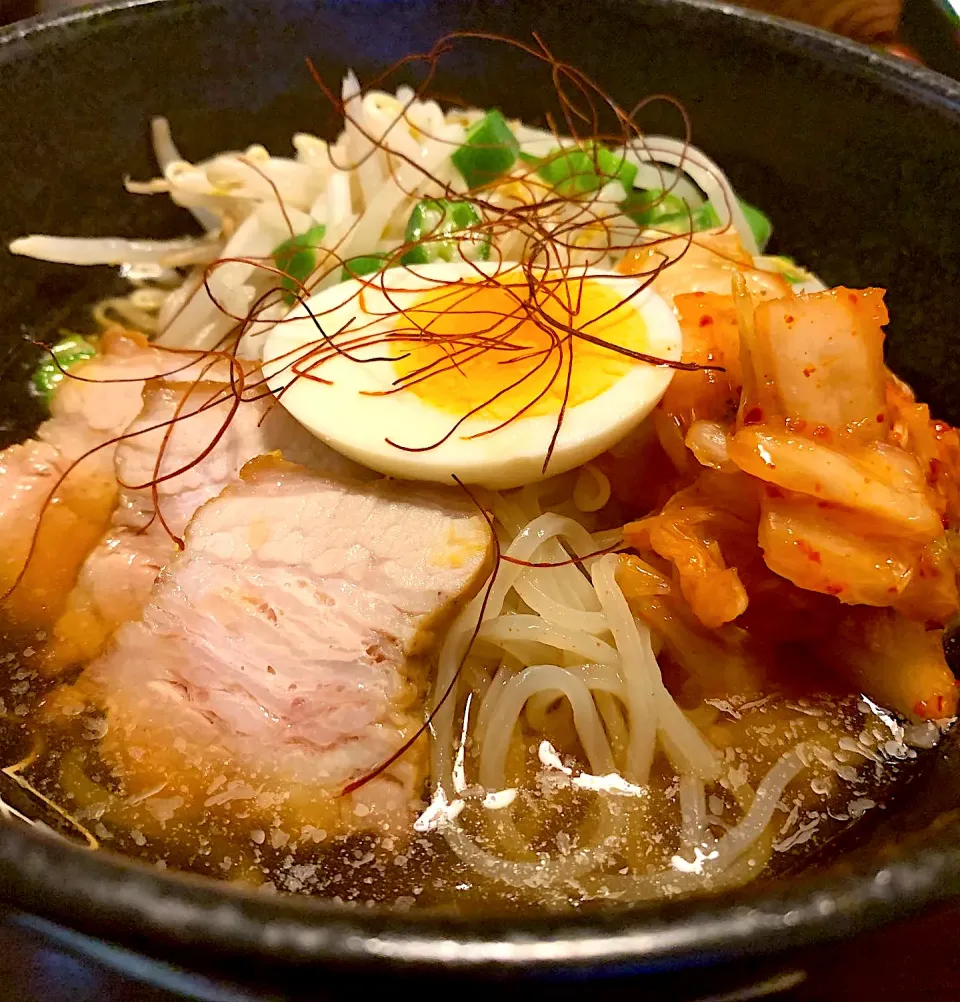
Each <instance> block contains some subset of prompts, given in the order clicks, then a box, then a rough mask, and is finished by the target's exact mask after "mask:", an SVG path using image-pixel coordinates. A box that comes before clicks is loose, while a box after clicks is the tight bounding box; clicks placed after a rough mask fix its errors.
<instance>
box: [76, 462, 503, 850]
mask: <svg viewBox="0 0 960 1002" xmlns="http://www.w3.org/2000/svg"><path fill="white" fill-rule="evenodd" d="M185 544H186V545H185V549H184V550H183V552H182V553H181V554H179V555H178V556H177V557H176V559H174V560H173V561H172V562H171V563H170V564H169V565H168V566H167V568H166V569H165V570H164V571H163V573H162V574H161V575H160V578H159V579H158V581H157V584H156V587H155V588H154V591H153V593H152V595H151V597H150V601H149V603H148V604H147V606H146V608H145V609H144V612H143V616H142V617H141V618H140V619H139V620H138V621H136V622H131V623H126V624H124V625H122V626H121V627H120V628H119V629H118V630H117V632H116V633H115V634H114V637H113V638H112V640H111V641H110V644H109V645H108V648H107V650H106V652H105V653H104V655H103V656H102V657H100V658H99V659H97V660H96V661H94V662H93V663H92V664H91V665H90V666H89V667H88V669H87V670H86V672H85V675H84V677H83V678H82V679H81V683H80V684H81V685H82V686H83V687H84V688H85V689H86V690H87V691H88V694H89V692H90V690H91V689H92V692H93V696H94V699H95V700H96V701H98V702H99V703H100V705H102V706H103V707H104V708H105V710H106V715H107V726H106V735H105V737H104V739H103V744H102V748H101V751H102V754H103V755H104V757H105V758H106V759H107V760H108V761H109V762H111V763H112V764H113V765H114V767H115V768H116V769H117V771H118V773H119V775H121V776H122V777H124V780H125V782H126V783H127V784H128V785H129V786H130V788H131V789H134V788H146V787H149V786H151V784H155V783H156V781H157V779H158V778H160V777H175V780H176V785H177V788H178V789H181V790H182V789H184V788H189V789H191V790H192V791H193V792H194V794H195V797H194V801H193V802H194V803H197V802H198V799H197V798H199V800H200V801H202V799H203V792H204V791H206V790H208V789H209V788H210V783H211V782H212V781H216V782H217V783H221V784H222V783H223V782H224V781H225V780H229V781H230V782H233V783H234V784H236V783H242V784H244V786H245V789H247V790H248V791H250V795H251V796H254V795H255V796H256V798H257V801H256V802H257V803H259V804H267V805H269V809H270V811H276V810H281V808H280V807H278V806H277V804H278V798H279V799H280V800H282V801H283V803H284V804H285V805H287V807H288V808H294V807H295V811H296V816H301V815H302V817H301V823H303V822H304V821H306V822H309V823H310V824H313V825H316V826H319V827H321V828H323V829H324V830H326V831H354V830H365V829H370V828H382V827H384V826H390V825H395V824H397V823H398V822H401V821H402V822H403V823H406V821H408V820H409V817H410V812H411V810H413V809H414V808H415V807H416V806H417V805H418V803H419V798H420V792H421V788H422V783H423V779H424V767H425V764H424V750H423V742H415V743H414V745H413V746H412V747H411V748H410V750H409V751H408V752H407V753H406V754H404V755H403V756H402V757H400V758H399V759H398V760H397V761H396V762H394V763H392V764H391V765H390V766H389V768H387V769H386V770H385V771H383V772H382V773H381V774H379V775H378V776H377V777H376V778H375V779H372V780H371V781H370V782H368V783H366V784H365V785H363V786H361V787H360V788H359V789H357V790H356V791H355V792H353V793H351V794H350V795H349V796H341V793H342V791H343V789H344V787H345V786H346V785H348V784H350V783H351V782H352V781H355V780H357V779H358V778H361V777H364V776H366V775H367V774H368V773H370V772H371V771H374V770H376V769H377V767H378V766H379V765H380V764H381V763H383V762H384V761H386V760H387V759H389V758H390V756H391V755H392V754H393V753H394V752H395V751H396V750H397V749H398V748H400V747H401V746H402V745H403V744H404V742H405V741H407V740H408V739H410V738H411V737H413V736H415V735H416V734H417V731H418V729H419V728H420V727H421V725H422V724H423V719H424V700H425V696H426V692H427V690H428V685H429V678H428V676H429V674H430V667H431V664H432V661H433V657H434V654H435V652H436V649H437V647H438V645H439V643H440V640H441V638H442V635H443V632H444V630H445V627H446V626H447V624H448V623H449V622H450V620H451V618H452V616H453V615H454V614H455V612H456V611H457V609H458V608H459V607H460V606H461V605H462V603H463V602H464V601H466V600H467V599H469V598H470V597H471V596H472V595H473V594H475V593H476V592H477V591H478V589H479V588H480V587H481V583H482V582H483V580H484V579H485V577H486V574H487V571H488V570H489V561H490V551H491V535H490V531H489V528H488V526H487V523H486V521H485V519H484V517H483V515H482V513H480V512H478V511H477V509H476V508H475V507H474V506H473V504H472V502H471V501H470V500H469V499H468V498H465V497H464V496H463V495H461V494H460V493H459V492H458V491H456V490H455V489H454V488H441V487H424V486H421V485H415V484H407V483H397V482H395V481H390V480H385V479H384V480H378V481H374V482H366V483H364V482H361V481H358V480H352V479H347V478H336V477H330V476H324V475H320V474H315V473H312V472H310V471H309V470H307V469H305V468H303V467H299V466H295V465H292V464H288V463H285V462H282V461H280V460H278V459H276V458H273V457H266V458H263V459H260V460H256V461H254V462H253V463H251V464H249V465H248V467H247V468H246V469H245V470H244V472H243V476H242V481H241V483H239V484H238V485H236V486H232V487H228V488H227V489H226V490H224V491H223V492H222V493H221V494H220V495H219V496H218V497H217V498H216V499H215V500H213V501H210V502H208V503H207V504H206V505H204V506H203V507H202V508H201V509H200V510H199V511H198V512H197V514H196V515H195V516H194V518H193V520H192V521H191V523H190V525H189V526H188V528H187V530H186V534H185ZM247 809H248V810H249V809H250V808H249V804H248V807H247ZM265 809H266V808H265Z"/></svg>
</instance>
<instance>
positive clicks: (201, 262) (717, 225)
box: [0, 42, 960, 912]
mask: <svg viewBox="0 0 960 1002" xmlns="http://www.w3.org/2000/svg"><path fill="white" fill-rule="evenodd" d="M504 44H515V45H518V46H519V47H520V48H525V50H526V51H527V52H528V54H532V55H534V56H535V57H536V58H538V59H540V60H541V61H542V62H543V63H544V66H545V68H546V69H547V70H548V71H552V73H553V79H554V80H555V81H559V82H560V83H559V84H558V86H561V87H562V88H566V91H565V92H564V93H561V95H560V96H561V99H562V101H561V103H562V104H564V107H567V108H568V109H569V108H570V107H572V106H573V105H572V103H571V102H572V101H573V97H576V100H577V101H579V102H581V104H583V103H585V104H586V105H587V106H589V107H590V108H592V109H593V112H594V113H595V114H591V115H588V116H587V118H586V121H590V122H591V123H592V125H593V128H592V129H591V134H590V135H585V134H580V133H579V132H578V127H577V121H575V118H576V116H571V117H570V119H569V120H568V121H567V122H566V125H565V127H564V128H563V129H560V130H557V129H555V128H554V127H553V125H552V124H551V126H550V128H549V129H540V128H533V127H531V126H529V125H526V124H524V123H520V122H515V121H508V120H507V119H506V118H505V117H504V116H503V115H502V114H501V113H500V112H499V111H496V110H489V111H479V110H458V109H451V110H447V111H444V110H443V109H441V107H440V106H439V105H438V104H437V103H436V102H434V101H431V100H429V99H428V96H427V95H426V94H425V93H424V92H423V90H422V89H421V90H417V91H414V90H413V89H411V88H410V87H408V86H401V87H400V88H399V89H398V90H397V91H396V93H395V94H390V93H387V92H385V91H377V90H371V91H367V92H364V91H363V90H362V89H361V88H360V85H359V82H358V81H357V79H356V78H355V77H354V76H353V74H352V73H351V74H348V76H347V78H346V79H345V80H344V81H343V85H342V98H341V99H336V98H335V97H334V96H333V94H332V92H329V93H328V92H327V91H325V93H327V96H328V97H330V98H331V100H333V102H334V104H335V106H336V107H337V109H338V110H339V111H340V112H341V113H342V114H343V115H344V118H345V128H344V131H343V133H342V135H341V136H340V138H339V139H337V140H336V141H335V142H334V143H330V144H328V143H326V142H324V141H322V140H320V139H318V138H316V137H313V136H309V135H306V134H302V133H301V134H297V135H296V136H295V138H294V146H295V149H296V155H295V157H293V158H285V157H277V156H272V155H271V154H269V153H268V152H267V151H266V150H264V149H263V148H262V147H251V148H249V149H248V150H246V151H244V152H243V153H242V154H236V153H223V154H219V155H217V156H215V157H213V158H212V159H210V160H208V161H204V162H202V163H199V164H189V163H186V162H185V161H183V160H182V159H181V158H180V156H179V153H178V152H177V150H176V148H175V146H174V145H173V141H172V138H171V136H170V131H169V127H168V126H167V124H166V122H165V121H163V120H159V119H158V120H156V121H155V122H154V123H153V131H154V143H155V148H156V152H157V159H158V162H159V165H160V169H161V175H162V176H161V177H159V178H157V179H154V180H152V181H148V182H130V183H129V187H130V188H131V190H132V191H135V192H139V193H142V194H168V195H169V196H170V197H171V198H173V200H174V201H175V202H177V203H178V204H181V205H185V206H187V207H188V208H190V210H191V211H192V212H194V214H195V215H196V217H197V219H198V221H199V222H200V224H201V225H202V226H203V228H204V231H205V232H204V235H203V236H202V237H197V238H193V237H188V238H184V239H182V240H176V241H163V242H156V241H127V240H101V239H95V240H79V239H74V238H69V239H67V238H57V237H47V236H31V237H25V238H23V239H21V240H18V241H15V242H14V244H13V246H12V249H13V250H14V251H15V252H17V253H22V254H28V255H32V256H36V257H42V258H47V259H52V260H59V261H67V262H73V263H77V264H94V263H110V264H122V265H124V266H125V268H126V270H127V273H128V274H133V276H134V279H135V282H134V284H135V288H134V289H133V290H132V291H131V293H130V295H129V296H127V297H123V298H117V299H112V300H110V301H109V302H105V303H101V304H98V306H97V308H96V311H95V313H96V316H97V317H98V319H99V320H100V321H101V326H102V330H101V331H100V333H98V334H97V335H91V336H87V337H82V338H81V337H79V336H77V335H70V336H68V337H65V339H64V340H63V341H62V342H60V343H59V344H58V345H56V346H53V347H51V348H49V349H48V351H47V355H48V356H49V357H48V358H46V360H45V361H43V362H42V363H41V365H40V366H39V368H38V370H37V372H36V374H35V377H34V387H35V389H36V392H37V394H38V395H39V396H41V397H42V398H43V400H44V401H45V402H46V404H47V405H48V407H49V412H50V417H49V419H48V420H47V421H46V422H44V423H43V424H42V425H41V427H40V428H39V429H38V430H37V432H36V436H35V437H34V438H33V439H31V440H29V441H27V442H25V443H22V444H20V445H16V446H13V447H11V448H9V449H7V450H6V451H5V452H4V453H3V454H2V457H0V551H2V552H3V554H4V556H3V557H2V559H0V589H2V590H3V597H2V605H0V614H2V617H3V623H4V627H5V629H6V631H7V633H6V638H5V642H4V648H3V649H4V651H5V652H6V653H5V654H4V655H3V657H2V659H0V663H2V680H0V695H2V700H3V702H2V704H0V714H2V716H0V731H2V738H3V742H4V744H3V756H4V763H5V765H6V768H4V769H3V771H2V777H3V785H2V787H0V794H2V797H3V800H2V801H0V804H2V805H4V806H3V809H4V810H5V812H6V814H7V815H8V818H9V819H11V820H16V819H19V820H22V821H28V822H33V823H39V824H44V825H46V826H48V827H51V828H54V829H55V830H56V831H58V832H60V833H61V834H63V835H66V836H68V837H71V838H74V839H76V840H78V841H80V842H85V843H86V844H87V845H89V846H90V847H93V848H97V847H103V848H110V849H114V850H117V851H120V852H122V853H125V854H127V855H131V856H136V857H139V858H141V859H143V860H146V861H148V862H150V863H153V864H154V865H156V866H160V867H164V868H166V867H170V868H173V869H179V870H190V871H194V872H197V873H201V874H205V875H208V876H211V877H215V878H217V879H220V880H226V881H231V882H235V883H238V884H243V885H245V886H250V887H254V888H259V889H262V890H264V891H282V892H291V893H302V894H315V895H322V896H324V897H327V898H332V899H335V900H337V901H342V902H350V903H354V904H358V905H359V904H376V903H385V904H391V905H394V906H397V907H402V908H406V907H413V906H418V907H419V906H424V907H439V908H446V909H455V910H457V911H460V912H471V911H481V910H483V909H486V908H491V907H496V908H497V909H501V910H502V909H504V908H521V907H534V906H536V907H541V908H550V909H556V908H563V907H570V906H576V907H591V906H592V905H593V903H595V902H598V901H610V900H615V901H625V902H629V901H637V900H645V899H656V898H665V897H670V896H674V895H677V894H688V893H702V892H708V891H712V890H717V889H720V888H724V887H729V886H737V885H740V884H743V883H745V882H747V881H749V880H752V879H755V878H757V877H758V876H760V875H761V874H763V873H776V872H777V870H778V869H780V868H783V867H786V866H795V865H799V864H802V863H803V861H804V860H807V859H809V858H810V857H811V856H812V854H815V853H817V852H819V851H821V850H823V849H824V847H826V846H827V845H828V844H829V843H830V842H831V841H832V840H834V839H836V838H837V837H838V836H839V835H840V834H841V833H843V832H845V831H846V829H847V828H848V827H849V826H850V825H852V824H854V823H856V822H857V821H859V820H860V819H861V818H863V817H864V816H865V815H868V816H869V815H873V814H875V812H878V811H881V810H884V809H885V808H886V805H887V804H888V803H889V802H890V800H891V797H892V795H893V793H894V790H895V787H896V786H898V785H899V784H900V783H902V782H903V780H904V779H905V778H906V777H907V776H908V775H909V774H910V773H911V772H912V771H913V770H914V769H915V768H918V767H919V766H920V764H921V760H922V755H923V750H924V749H927V748H930V747H932V746H933V745H935V744H936V741H937V740H938V738H939V737H940V735H941V733H943V731H944V730H945V729H946V728H947V727H948V726H949V725H950V724H951V723H952V720H953V717H954V715H955V713H956V706H957V686H956V683H955V680H954V676H953V673H952V671H951V669H950V667H949V665H948V664H947V660H946V658H945V656H944V653H943V644H942V641H943V636H944V631H945V629H946V628H947V627H948V624H951V622H952V621H953V619H954V617H955V616H956V614H957V611H958V605H960V602H958V594H957V578H956V566H957V563H956V562H957V543H956V531H955V525H956V524H957V518H958V514H960V492H958V482H960V481H958V462H960V440H958V437H957V433H956V432H955V431H954V430H953V429H952V428H950V427H948V426H947V425H945V424H943V423H942V422H939V421H937V420H935V419H933V418H932V417H931V415H930V412H929V409H928V408H927V407H926V406H925V405H923V404H920V403H918V402H917V401H916V400H915V399H914V397H913V394H912V392H911V391H910V389H909V388H908V387H907V386H905V385H904V384H903V383H901V382H900V381H899V380H898V379H897V378H896V377H895V376H894V375H893V374H892V373H890V372H889V371H888V370H887V369H886V368H885V366H884V363H883V338H884V333H883V326H884V324H885V323H886V322H887V314H886V308H885V306H884V301H883V292H882V291H881V290H877V289H865V290H851V289H846V288H842V287H841V288H837V289H825V288H824V287H823V285H822V283H821V282H819V280H818V279H817V278H816V277H815V276H813V275H811V274H810V273H809V272H807V271H805V270H804V269H802V268H800V267H799V266H797V265H796V264H795V263H794V262H793V261H791V260H790V259H789V258H785V257H779V256H771V255H768V254H765V253H764V251H765V244H766V242H767V240H768V239H769V237H770V222H769V220H768V219H767V218H766V216H765V215H764V214H763V213H762V212H760V210H758V209H756V208H754V207H752V206H750V205H748V204H747V203H745V202H742V201H741V200H739V199H738V198H737V197H736V195H735V193H734V191H733V189H732V187H731V185H730V182H729V181H728V180H727V178H726V177H725V176H724V175H723V173H722V171H721V170H720V169H719V167H717V166H716V165H715V164H713V163H712V161H710V160H709V159H708V158H707V157H706V156H705V155H704V154H703V153H701V152H700V151H699V150H697V149H696V148H695V147H693V146H692V145H690V144H689V142H688V141H687V142H681V141H678V140H675V139H671V138H667V137H662V136H644V135H641V133H640V132H639V130H638V129H637V128H636V127H635V125H634V124H633V120H632V118H631V117H630V115H629V114H627V113H626V112H625V111H624V110H623V109H622V108H619V107H618V106H617V105H615V104H614V103H613V102H612V101H611V100H610V99H609V98H608V97H607V96H606V95H604V94H603V93H602V92H601V91H599V89H598V88H596V87H595V86H594V85H593V84H592V83H591V82H590V81H589V80H587V79H586V78H584V77H583V76H582V75H580V74H577V73H575V72H574V71H573V69H572V68H569V67H561V66H558V64H556V63H555V61H554V60H553V59H552V57H551V56H550V55H549V54H548V53H547V52H546V51H542V50H539V49H535V48H532V47H525V46H522V45H520V44H519V43H509V42H507V43H504ZM440 49H442V46H440ZM440 49H438V50H437V51H435V52H434V53H431V54H430V55H429V56H428V57H425V61H426V63H427V65H428V66H429V65H431V64H432V61H433V60H434V59H435V58H436V57H437V56H438V53H439V51H440ZM604 119H609V122H608V123H607V124H606V125H605V124H603V120H604ZM611 129H616V132H612V131H611ZM580 131H581V132H582V130H580ZM688 139H689V137H688ZM118 321H119V322H118Z"/></svg>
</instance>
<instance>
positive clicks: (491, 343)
mask: <svg viewBox="0 0 960 1002" xmlns="http://www.w3.org/2000/svg"><path fill="white" fill-rule="evenodd" d="M680 351H681V334H680V328H679V325H678V323H677V320H676V318H675V317H674V314H673V311H672V310H671V309H670V307H668V306H667V304H666V303H665V302H664V301H663V300H662V299H661V298H660V297H659V296H658V295H657V294H656V293H654V292H652V291H651V290H649V289H643V288H642V286H641V283H640V282H639V281H638V280H637V279H635V278H632V277H630V276H622V275H618V274H615V273H611V272H605V271H600V270H597V269H579V270H577V271H576V272H575V273H573V272H567V273H561V272H549V271H546V272H544V271H541V272H536V271H533V272H532V271H530V269H529V267H523V266H521V265H517V264H504V263H502V262H501V263H494V262H472V263H471V262H465V261H454V262H440V263H434V264H426V265H418V266H416V267H410V268H391V269H388V270H386V271H383V272H381V273H380V274H378V275H376V276H373V277H370V278H367V279H352V280H349V281H346V282H343V283H341V284H340V285H335V286H333V287H331V288H328V289H325V290H323V291H322V292H320V293H318V294H316V295H314V296H313V297H312V298H311V299H310V300H309V302H308V303H307V304H306V306H305V307H303V306H302V307H300V308H298V309H297V310H295V311H294V312H293V313H291V314H290V316H289V317H288V318H287V319H286V320H285V321H284V322H282V323H280V324H278V325H277V326H276V327H275V328H274V330H273V331H272V332H271V333H270V334H269V335H268V337H267V341H266V345H265V348H264V365H263V368H264V373H265V375H266V377H267V380H268V383H269V385H270V388H271V389H272V390H273V391H274V393H276V394H277V396H278V398H279V400H280V402H281V403H282V404H283V406H284V407H285V408H286V409H287V410H288V411H289V412H290V413H291V414H292V415H293V417H295V418H296V419H297V420H298V421H299V422H300V423H301V424H303V425H305V426H306V427H307V428H308V429H309V430H310V431H312V432H313V433H314V434H315V435H316V436H317V437H318V438H320V439H322V440H323V441H324V442H326V443H327V444H328V445H330V446H331V447H332V448H334V449H336V450H337V451H339V452H341V453H343V454H344V455H346V456H349V457H350V458H351V459H354V460H356V461H357V462H359V463H362V464H364V465H365V466H368V467H371V468H372V469H375V470H378V471H380V472H381V473H385V474H388V475H390V476H394V477H400V478H403V479H409V480H434V481H441V482H446V483H450V482H451V480H452V478H453V476H454V475H456V476H457V477H459V478H460V479H461V480H462V481H463V482H464V483H468V484H480V485H483V486H486V487H491V488H507V487H517V486H520V485H521V484H526V483H531V482H533V481H536V480H539V479H541V478H543V477H546V476H552V475H554V474H558V473H563V472H565V471H567V470H570V469H572V468H573V467H575V466H579V465H581V464H583V463H585V462H587V461H588V460H590V459H593V458H594V457H595V456H597V455H599V454H600V453H601V452H603V451H604V450H606V449H608V448H609V447H610V446H611V445H613V444H614V443H615V442H617V441H618V440H620V439H621V438H623V437H624V436H625V435H626V434H627V433H628V432H629V431H631V430H632V429H633V428H634V427H635V426H636V425H637V424H638V423H639V422H640V421H642V420H643V418H644V417H646V416H647V414H649V413H650V411H651V410H652V409H653V407H655V406H656V404H657V402H658V401H659V400H660V398H661V397H662V396H663V394H664V392H665V391H666V389H667V386H668V385H669V383H670V379H671V376H672V373H673V370H672V369H670V368H669V367H667V366H665V365H659V364H651V363H650V362H648V361H643V360H641V359H640V358H638V357H637V356H638V355H646V356H655V357H656V358H657V359H665V360H671V361H675V360H677V359H679V358H680Z"/></svg>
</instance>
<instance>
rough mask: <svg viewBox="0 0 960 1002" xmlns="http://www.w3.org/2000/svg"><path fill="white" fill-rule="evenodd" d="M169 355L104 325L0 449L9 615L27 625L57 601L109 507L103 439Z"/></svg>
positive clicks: (112, 487)
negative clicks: (21, 436)
mask: <svg viewBox="0 0 960 1002" xmlns="http://www.w3.org/2000/svg"><path fill="white" fill-rule="evenodd" d="M171 358H175V356H171V355H170V354H169V353H165V352H160V351H156V350H153V349H150V348H148V347H147V342H146V339H145V338H144V337H143V336H142V335H140V334H132V333H130V332H127V331H123V330H120V329H116V330H113V331H109V332H107V333H106V334H105V335H104V336H103V338H102V340H101V351H100V353H99V354H98V355H97V356H96V357H94V358H91V359H90V360H88V361H86V362H81V363H79V364H78V365H77V366H76V367H75V368H74V369H72V370H71V375H72V376H74V377H76V378H69V379H65V380H64V381H63V383H62V385H61V386H60V388H59V389H58V390H57V393H56V394H55V396H54V398H53V401H52V404H51V416H50V418H49V420H47V421H46V422H44V423H43V424H42V425H41V426H40V428H39V429H38V431H37V435H36V437H35V438H33V439H31V440H29V441H27V442H23V443H21V444H19V445H13V446H10V447H9V448H8V449H5V450H4V451H3V452H2V453H0V594H3V595H5V598H4V599H3V601H2V605H0V609H2V612H3V615H4V618H5V619H6V620H7V621H8V622H9V623H12V624H13V625H15V626H21V627H24V628H32V629H37V628H40V627H43V626H46V625H47V624H49V623H50V622H52V621H53V620H54V619H55V618H56V616H57V615H58V614H59V612H60V610H61V609H62V608H63V603H64V600H65V598H66V596H67V593H68V592H69V590H70V588H71V587H72V586H73V582H74V580H75V579H76V574H77V569H78V567H79V566H80V563H81V562H82V561H83V559H84V557H85V556H86V555H87V553H88V552H89V550H90V548H91V547H92V546H93V545H94V544H95V543H96V541H97V540H98V539H99V538H100V536H101V534H102V533H103V531H104V528H105V527H106V525H107V523H108V521H109V519H110V514H111V512H112V511H113V506H114V501H115V499H116V493H117V486H116V478H115V476H114V452H115V446H114V445H113V444H111V443H112V441H113V439H115V438H116V437H117V436H118V435H121V434H122V433H123V432H124V430H125V429H126V428H127V426H128V425H129V424H130V422H131V421H133V419H134V418H135V417H136V416H137V413H138V412H139V410H140V407H141V396H142V393H143V386H144V380H146V379H148V378H150V377H151V376H155V375H156V374H157V373H159V372H162V371H163V370H164V369H165V368H166V369H170V368H172V367H175V365H176V363H175V362H172V361H171ZM74 464H76V465H74ZM65 475H66V476H65ZM61 478H64V479H63V482H62V483H60V485H59V486H57V485H58V481H60V480H61ZM28 556H29V557H30V560H29V566H28V567H26V569H24V565H25V563H26V562H27V557H28ZM15 585H16V587H14V586H15ZM11 589H12V590H11Z"/></svg>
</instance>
